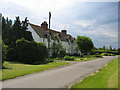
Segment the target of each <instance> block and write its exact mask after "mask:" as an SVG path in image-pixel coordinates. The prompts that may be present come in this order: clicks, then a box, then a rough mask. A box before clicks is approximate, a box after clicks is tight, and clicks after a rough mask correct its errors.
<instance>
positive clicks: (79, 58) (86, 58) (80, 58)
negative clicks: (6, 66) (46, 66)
mask: <svg viewBox="0 0 120 90" xmlns="http://www.w3.org/2000/svg"><path fill="white" fill-rule="evenodd" d="M99 58H102V56H101V55H84V56H67V55H66V56H64V57H57V58H50V60H51V61H54V60H62V61H89V60H95V59H99Z"/></svg>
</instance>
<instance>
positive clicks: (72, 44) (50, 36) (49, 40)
mask: <svg viewBox="0 0 120 90" xmlns="http://www.w3.org/2000/svg"><path fill="white" fill-rule="evenodd" d="M28 31H31V32H32V36H33V39H34V40H35V41H36V42H43V43H45V44H46V46H47V47H48V46H49V50H50V51H49V54H52V50H51V47H52V45H53V43H54V42H56V43H57V42H58V40H59V41H60V42H61V43H62V46H63V47H64V48H65V50H66V53H67V54H69V55H74V54H78V50H77V45H76V41H75V38H73V37H72V36H71V35H69V34H67V30H61V32H59V31H56V30H52V29H48V24H47V22H46V21H44V22H43V23H42V24H41V26H38V25H34V24H31V23H29V24H28Z"/></svg>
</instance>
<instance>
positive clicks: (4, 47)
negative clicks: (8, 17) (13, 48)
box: [2, 42, 8, 65]
mask: <svg viewBox="0 0 120 90" xmlns="http://www.w3.org/2000/svg"><path fill="white" fill-rule="evenodd" d="M7 48H8V46H7V45H5V44H4V43H3V42H2V65H3V63H4V61H5V60H6V54H7Z"/></svg>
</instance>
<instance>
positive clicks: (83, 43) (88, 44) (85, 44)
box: [76, 36, 94, 54]
mask: <svg viewBox="0 0 120 90" xmlns="http://www.w3.org/2000/svg"><path fill="white" fill-rule="evenodd" d="M76 42H77V46H78V48H79V50H80V51H81V52H82V53H83V54H89V53H90V52H91V51H92V49H93V48H94V45H93V42H92V40H91V39H90V38H89V37H86V36H77V39H76Z"/></svg>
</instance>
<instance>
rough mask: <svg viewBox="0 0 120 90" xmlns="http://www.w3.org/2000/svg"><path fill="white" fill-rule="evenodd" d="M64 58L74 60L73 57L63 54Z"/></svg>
mask: <svg viewBox="0 0 120 90" xmlns="http://www.w3.org/2000/svg"><path fill="white" fill-rule="evenodd" d="M64 60H70V61H74V58H73V57H70V56H64Z"/></svg>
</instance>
